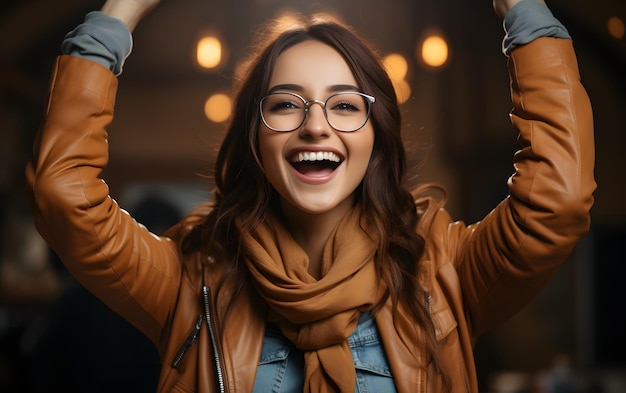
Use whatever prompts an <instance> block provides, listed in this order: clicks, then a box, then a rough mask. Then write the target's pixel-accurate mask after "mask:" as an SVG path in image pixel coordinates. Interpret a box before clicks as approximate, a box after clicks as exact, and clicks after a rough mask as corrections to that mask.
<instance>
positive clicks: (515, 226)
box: [445, 38, 596, 338]
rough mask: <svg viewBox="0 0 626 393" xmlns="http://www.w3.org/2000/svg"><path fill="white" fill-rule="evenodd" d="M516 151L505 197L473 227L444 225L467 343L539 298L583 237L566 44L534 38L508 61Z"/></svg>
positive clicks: (577, 124)
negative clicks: (460, 293)
mask: <svg viewBox="0 0 626 393" xmlns="http://www.w3.org/2000/svg"><path fill="white" fill-rule="evenodd" d="M508 69H509V74H510V79H511V97H512V101H513V110H512V112H511V121H512V124H513V126H514V127H515V128H516V129H517V130H518V131H519V136H518V142H519V145H520V150H519V151H517V152H516V154H515V156H514V160H513V162H514V173H513V175H512V176H511V177H510V179H509V181H508V187H509V197H508V198H506V199H505V200H504V201H502V202H501V203H500V204H499V205H498V206H497V207H496V208H495V209H494V210H493V211H492V212H491V213H490V214H488V215H487V216H486V217H485V218H484V219H483V220H482V221H481V222H478V223H476V224H473V225H469V226H465V225H464V224H462V223H460V222H457V223H452V224H446V225H447V229H446V230H445V231H447V233H448V235H447V236H446V239H447V240H446V242H448V244H447V245H446V246H445V248H446V249H447V250H448V252H449V257H450V261H451V263H453V264H454V265H455V269H456V271H457V274H458V280H459V286H460V288H461V291H462V293H463V300H462V301H463V303H464V305H463V309H464V310H465V313H466V318H467V322H468V326H469V328H470V332H471V335H472V337H474V338H476V337H477V336H479V335H480V334H482V333H484V332H485V331H487V330H488V329H490V328H492V327H494V326H495V325H497V324H498V323H500V322H502V321H503V320H505V319H507V318H509V317H510V316H512V315H513V314H515V313H516V312H517V311H519V310H520V309H521V308H522V307H523V306H524V305H525V304H526V303H528V302H529V301H530V300H531V299H532V297H533V296H534V295H536V294H537V292H539V291H540V290H541V288H543V286H544V285H545V283H546V281H547V280H548V279H549V278H550V277H551V276H552V274H553V273H554V272H555V270H556V269H557V268H558V267H559V266H560V265H561V264H562V263H563V262H564V261H565V260H566V259H567V257H568V256H569V255H570V254H571V252H572V250H573V248H574V246H575V245H576V243H577V242H578V241H579V240H580V239H581V237H582V236H583V235H584V234H585V233H587V232H588V230H589V227H590V210H591V207H592V205H593V200H594V199H593V192H594V190H595V188H596V183H595V180H594V174H593V171H594V139H593V119H592V110H591V104H590V102H589V99H588V96H587V94H586V92H585V90H584V88H583V86H582V85H581V82H580V76H579V71H578V65H577V60H576V56H575V53H574V50H573V46H572V42H571V41H570V40H567V39H559V38H539V39H537V40H535V41H533V42H531V43H530V44H527V45H524V46H521V47H519V48H518V49H516V50H515V51H513V52H512V54H511V57H510V58H509V59H508Z"/></svg>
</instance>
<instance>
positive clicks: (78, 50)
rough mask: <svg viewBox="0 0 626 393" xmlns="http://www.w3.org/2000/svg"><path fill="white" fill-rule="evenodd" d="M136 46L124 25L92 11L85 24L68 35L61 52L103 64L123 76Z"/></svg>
mask: <svg viewBox="0 0 626 393" xmlns="http://www.w3.org/2000/svg"><path fill="white" fill-rule="evenodd" d="M132 47H133V38H132V36H131V34H130V32H129V31H128V28H127V27H126V25H125V24H124V22H122V21H121V20H120V19H117V18H113V17H110V16H108V15H105V14H103V13H102V12H100V11H92V12H90V13H88V14H87V15H85V20H84V22H83V23H82V24H80V25H78V27H76V28H75V29H74V30H72V31H70V32H69V33H67V35H66V36H65V39H64V40H63V43H62V45H61V51H62V53H64V54H68V55H73V56H79V57H83V58H86V59H89V60H92V61H95V62H97V63H100V64H102V65H103V66H105V67H106V68H108V69H110V70H111V71H112V72H113V73H114V74H115V75H120V74H121V73H122V67H123V66H124V61H125V60H126V58H127V57H128V55H130V52H131V50H132Z"/></svg>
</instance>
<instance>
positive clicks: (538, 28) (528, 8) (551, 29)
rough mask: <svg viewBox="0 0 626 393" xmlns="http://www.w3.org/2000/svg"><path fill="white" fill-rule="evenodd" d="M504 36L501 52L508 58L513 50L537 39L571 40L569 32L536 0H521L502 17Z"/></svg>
mask: <svg viewBox="0 0 626 393" xmlns="http://www.w3.org/2000/svg"><path fill="white" fill-rule="evenodd" d="M503 26H504V31H505V32H506V36H505V37H504V40H503V41H502V52H503V53H504V54H505V55H506V56H509V55H510V54H511V52H512V51H513V49H515V48H517V47H518V46H521V45H524V44H528V43H529V42H531V41H533V40H535V39H537V38H539V37H556V38H567V39H571V37H570V35H569V32H568V31H567V29H566V28H565V26H563V25H562V24H561V22H559V21H558V20H557V19H556V18H555V17H554V15H552V12H551V11H550V9H548V7H547V6H546V4H545V3H542V2H539V1H537V0H522V1H520V2H519V3H517V4H516V5H515V6H513V8H511V9H510V10H509V12H508V13H507V14H506V16H505V17H504V21H503Z"/></svg>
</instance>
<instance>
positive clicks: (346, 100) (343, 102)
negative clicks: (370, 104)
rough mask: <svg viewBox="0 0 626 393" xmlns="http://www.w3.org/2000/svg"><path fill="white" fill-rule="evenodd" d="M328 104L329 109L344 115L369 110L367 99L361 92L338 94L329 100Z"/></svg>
mask: <svg viewBox="0 0 626 393" xmlns="http://www.w3.org/2000/svg"><path fill="white" fill-rule="evenodd" d="M327 105H328V109H329V110H331V111H333V112H335V113H341V114H344V115H351V114H356V113H358V112H361V111H367V104H366V102H365V99H364V98H363V97H361V96H360V95H359V94H351V93H344V94H337V95H335V96H333V97H331V98H330V99H329V100H328V102H327Z"/></svg>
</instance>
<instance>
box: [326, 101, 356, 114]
mask: <svg viewBox="0 0 626 393" xmlns="http://www.w3.org/2000/svg"><path fill="white" fill-rule="evenodd" d="M331 109H333V110H342V111H354V112H358V111H359V110H360V109H359V107H358V106H357V105H354V104H353V103H352V102H350V101H346V100H342V101H340V102H337V103H334V104H333V106H332V107H331Z"/></svg>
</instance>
